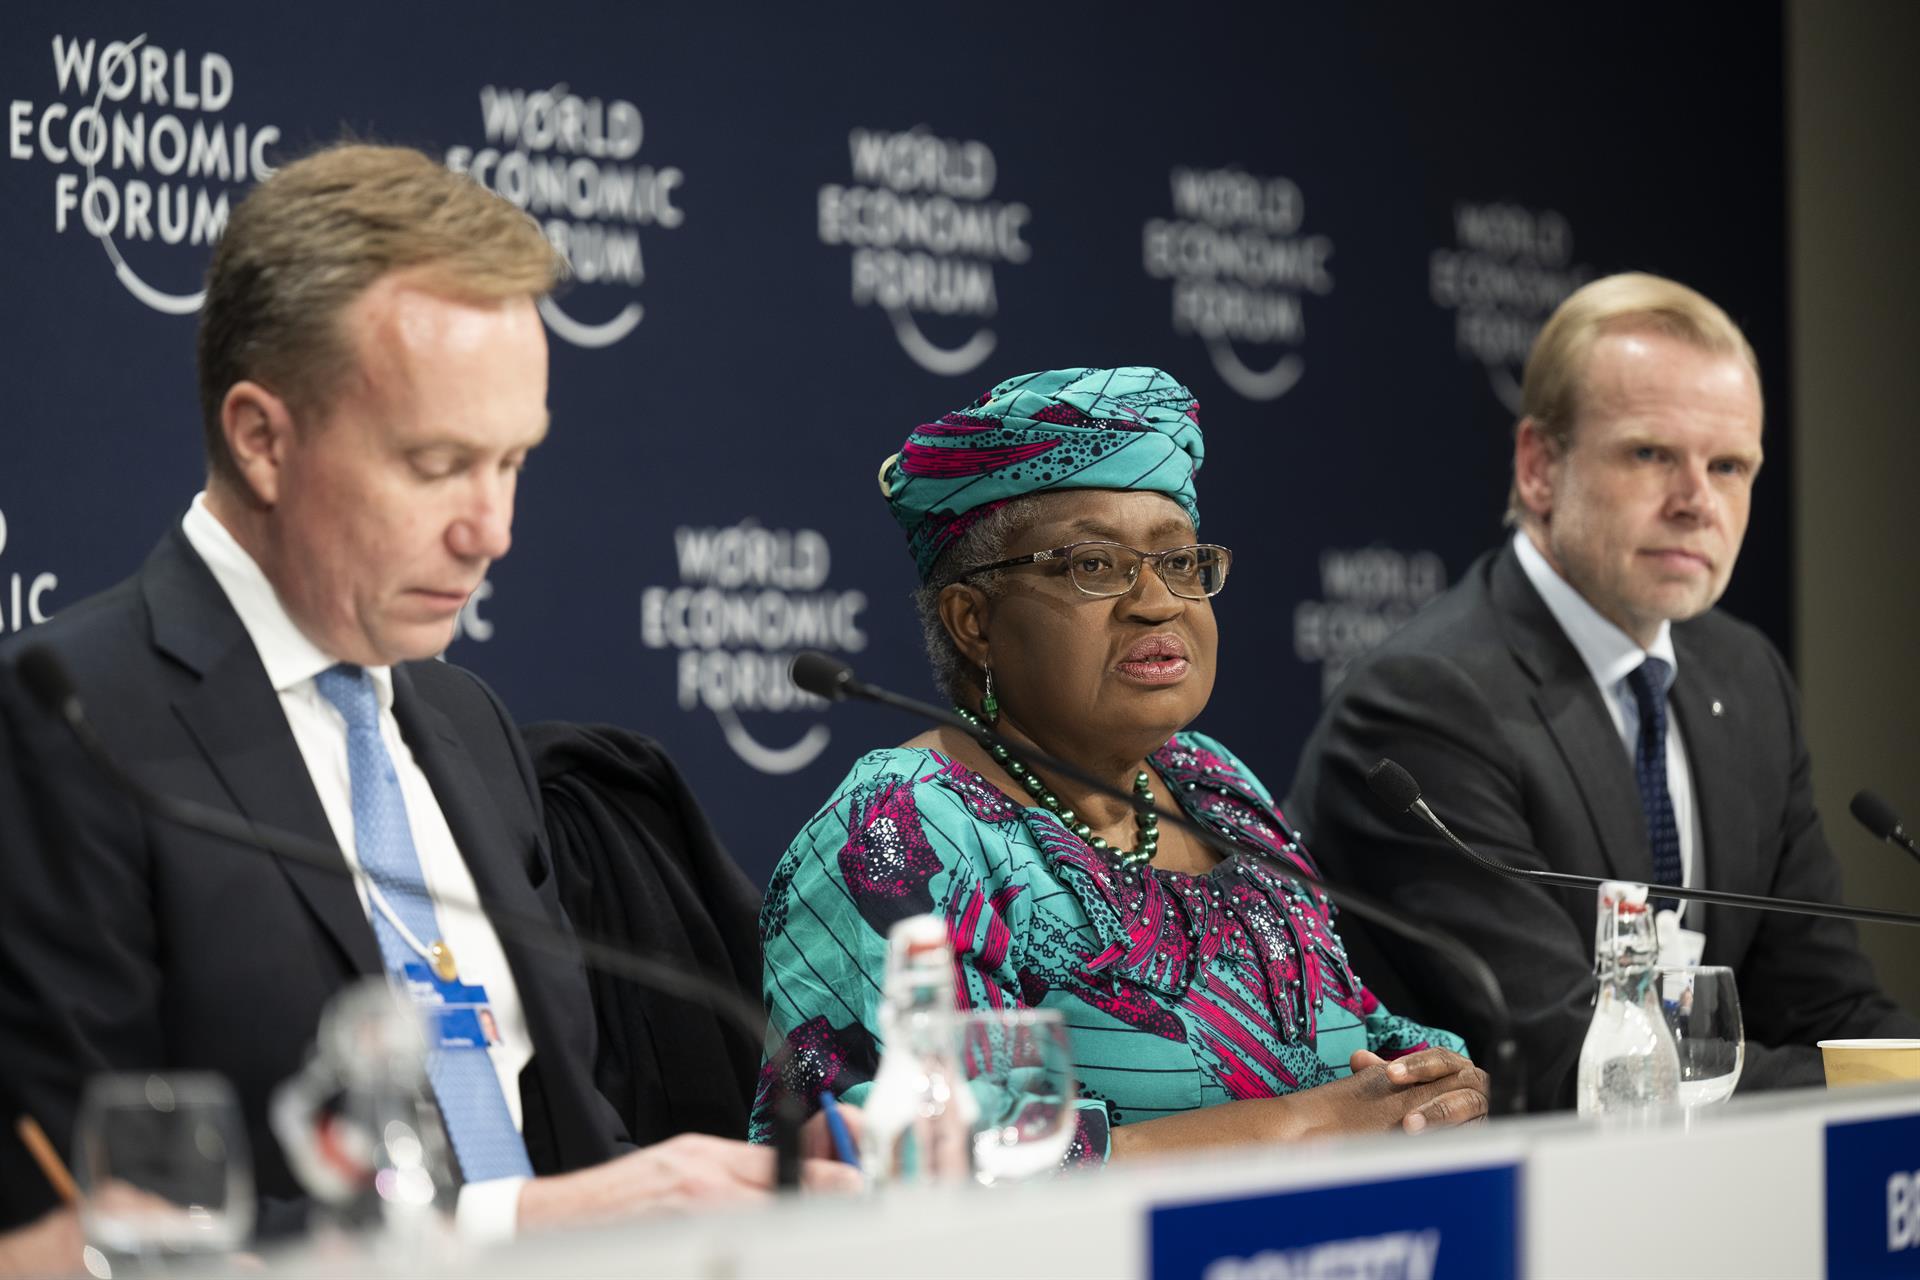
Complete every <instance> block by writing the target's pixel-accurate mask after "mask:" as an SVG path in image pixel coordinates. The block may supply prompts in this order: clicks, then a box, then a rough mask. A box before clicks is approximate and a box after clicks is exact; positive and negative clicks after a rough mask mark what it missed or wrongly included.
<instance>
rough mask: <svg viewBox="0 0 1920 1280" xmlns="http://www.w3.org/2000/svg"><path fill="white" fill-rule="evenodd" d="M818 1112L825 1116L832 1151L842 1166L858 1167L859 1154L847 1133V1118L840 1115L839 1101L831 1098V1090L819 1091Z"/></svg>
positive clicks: (849, 1134)
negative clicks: (830, 1136)
mask: <svg viewBox="0 0 1920 1280" xmlns="http://www.w3.org/2000/svg"><path fill="white" fill-rule="evenodd" d="M820 1110H822V1111H824V1112H826V1115H827V1132H828V1133H830V1134H832V1135H833V1150H834V1153H835V1154H836V1155H838V1156H839V1157H840V1162H841V1163H842V1164H850V1165H852V1166H853V1167H854V1168H856V1169H858V1168H859V1167H860V1153H859V1151H857V1150H855V1149H854V1145H853V1135H852V1134H851V1133H848V1132H847V1118H846V1117H845V1116H844V1115H841V1114H840V1099H838V1098H836V1097H834V1096H833V1090H831V1089H822V1090H821V1091H820Z"/></svg>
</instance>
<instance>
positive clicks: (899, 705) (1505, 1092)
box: [788, 649, 1526, 1115]
mask: <svg viewBox="0 0 1920 1280" xmlns="http://www.w3.org/2000/svg"><path fill="white" fill-rule="evenodd" d="M788 676H789V678H790V679H792V681H793V683H794V684H795V685H797V686H799V688H800V689H801V690H802V691H803V692H805V693H811V694H815V695H817V696H818V697H822V698H825V699H826V700H827V701H829V702H844V701H846V700H847V699H848V698H857V699H859V700H860V701H863V702H877V703H880V704H881V705H882V706H888V707H892V708H894V709H895V710H898V711H904V712H906V713H907V714H908V715H912V716H917V717H919V718H920V719H922V720H931V721H933V722H935V723H936V724H943V725H946V726H948V727H949V728H953V729H958V730H959V731H960V732H962V733H964V734H966V735H967V736H968V737H969V738H972V739H973V740H974V741H975V742H978V743H979V744H980V745H981V746H983V747H985V748H987V749H988V750H989V751H991V750H993V749H994V748H996V747H1000V748H1004V749H1005V750H1007V751H1008V752H1009V753H1011V754H1013V755H1014V756H1016V757H1019V758H1020V759H1021V760H1022V762H1023V763H1025V764H1026V765H1027V766H1028V767H1029V768H1031V767H1033V766H1035V765H1038V766H1039V767H1041V768H1043V769H1045V770H1047V771H1048V772H1049V773H1057V774H1060V775H1062V776H1064V777H1068V778H1072V779H1073V780H1074V781H1075V782H1078V783H1080V784H1081V785H1083V786H1086V787H1089V788H1091V789H1093V790H1094V791H1096V792H1098V793H1099V794H1101V795H1103V796H1107V797H1109V798H1111V799H1116V800H1124V801H1125V802H1126V803H1127V804H1128V806H1130V807H1131V808H1132V809H1133V811H1134V812H1135V813H1138V814H1148V813H1151V814H1154V815H1156V816H1157V818H1158V820H1159V821H1160V823H1161V824H1162V825H1163V826H1171V827H1178V828H1179V829H1180V830H1182V831H1184V832H1186V833H1187V834H1188V835H1190V836H1192V837H1193V838H1194V839H1196V840H1199V841H1200V842H1201V843H1202V844H1205V845H1206V846H1207V847H1208V848H1210V849H1212V850H1213V851H1214V852H1215V853H1218V854H1220V855H1221V856H1222V857H1225V858H1232V857H1234V856H1235V855H1236V854H1244V855H1247V856H1249V857H1252V858H1255V859H1257V860H1258V861H1259V862H1260V863H1261V864H1262V865H1264V866H1266V867H1267V868H1268V869H1269V870H1271V871H1273V872H1275V873H1276V874H1278V875H1282V876H1285V877H1287V878H1288V879H1290V880H1293V881H1295V882H1297V883H1301V884H1308V885H1312V886H1314V887H1315V888H1318V889H1320V890H1322V891H1324V892H1325V893H1327V894H1329V895H1330V896H1332V897H1333V898H1335V899H1337V900H1338V901H1339V903H1340V905H1341V906H1343V907H1345V908H1346V909H1347V910H1349V911H1351V912H1353V914H1355V915H1356V916H1359V917H1360V918H1361V919H1363V920H1368V921H1371V922H1372V923H1374V924H1377V925H1379V926H1380V927H1381V928H1383V929H1387V930H1389V931H1390V932H1393V933H1397V934H1399V935H1400V936H1401V937H1404V938H1408V939H1411V940H1412V941H1414V942H1416V943H1418V944H1420V945H1421V946H1423V947H1426V948H1428V949H1429V950H1431V951H1434V952H1437V953H1439V954H1440V955H1443V956H1445V957H1447V959H1448V960H1449V961H1451V962H1452V963H1453V965H1454V966H1455V968H1456V969H1458V970H1459V971H1460V972H1461V973H1463V974H1465V975H1466V976H1467V978H1468V979H1469V980H1470V981H1472V982H1473V983H1474V985H1476V986H1478V987H1479V988H1480V989H1481V991H1482V992H1483V994H1485V996H1486V997H1487V1004H1488V1007H1489V1009H1490V1010H1491V1011H1492V1014H1493V1017H1492V1019H1491V1021H1492V1022H1493V1026H1494V1033H1493V1040H1494V1047H1493V1057H1492V1061H1491V1064H1490V1066H1489V1070H1488V1077H1489V1085H1488V1094H1489V1096H1488V1098H1487V1110H1488V1113H1489V1114H1491V1115H1517V1114H1519V1112H1520V1111H1521V1110H1522V1109H1523V1108H1524V1106H1525V1099H1526V1091H1525V1090H1524V1089H1523V1088H1522V1087H1521V1082H1522V1063H1521V1060H1520V1049H1519V1045H1518V1044H1517V1042H1516V1041H1515V1040H1514V1038H1513V1014H1512V1011H1511V1010H1509V1009H1508V1007H1507V997H1506V993H1505V992H1504V991H1502V990H1501V989H1500V981H1499V979H1498V978H1496V977H1495V976H1494V973H1493V970H1492V969H1491V968H1490V967H1488V965H1487V962H1486V961H1484V960H1482V959H1481V958H1480V957H1479V956H1478V955H1477V954H1475V953H1474V952H1473V951H1472V950H1471V949H1470V948H1468V947H1467V946H1466V945H1465V944H1464V943H1462V942H1460V941H1459V940H1458V939H1455V938H1453V937H1451V936H1450V935H1448V934H1444V933H1441V932H1439V931H1437V930H1434V929H1429V928H1428V927H1426V926H1425V925H1422V924H1418V923H1415V922H1414V921H1412V920H1409V919H1408V918H1407V917H1405V916H1403V915H1401V914H1400V913H1399V912H1398V911H1396V910H1395V909H1394V908H1392V907H1389V906H1387V905H1386V904H1385V903H1384V902H1382V901H1380V900H1379V899H1377V898H1374V897H1371V896H1369V895H1367V894H1363V893H1362V892H1360V891H1359V890H1358V889H1349V888H1346V887H1345V886H1338V885H1333V884H1329V883H1328V882H1327V881H1326V880H1324V879H1322V878H1320V877H1319V876H1318V875H1315V874H1313V873H1312V872H1309V871H1306V870H1304V869H1303V868H1300V867H1296V866H1294V865H1292V864H1291V863H1287V862H1283V861H1281V860H1280V859H1278V858H1275V857H1272V856H1271V855H1269V854H1267V853H1264V852H1263V851H1261V850H1259V849H1257V848H1253V847H1251V846H1248V845H1240V844H1234V843H1233V842H1232V841H1230V840H1227V839H1226V838H1225V837H1223V836H1219V835H1216V834H1215V833H1214V832H1211V831H1208V830H1207V829H1206V828H1205V827H1202V826H1200V825H1199V824H1198V823H1196V822H1194V821H1192V820H1191V819H1190V818H1188V817H1187V815H1186V813H1185V812H1184V811H1183V810H1180V809H1172V810H1169V809H1162V808H1160V807H1159V806H1157V805H1154V804H1150V803H1148V802H1147V801H1146V800H1144V799H1142V798H1141V797H1140V796H1138V795H1136V794H1134V793H1133V792H1131V791H1124V790H1122V789H1121V788H1119V787H1116V786H1114V785H1113V784H1112V783H1110V782H1108V781H1106V780H1105V779H1103V778H1098V777H1095V776H1094V775H1093V774H1091V773H1089V772H1088V771H1087V770H1085V769H1082V768H1081V767H1080V766H1078V765H1076V764H1072V763H1070V762H1069V761H1066V760H1062V759H1060V758H1059V757H1057V756H1051V755H1048V754H1047V753H1046V752H1044V751H1041V750H1040V749H1039V748H1037V747H1029V746H1025V745H1022V744H1016V743H1011V742H1008V741H1006V740H1005V739H1004V738H1002V737H1000V735H999V734H997V733H995V732H993V731H992V730H991V729H989V728H987V727H986V726H985V725H974V724H969V723H968V722H967V721H965V720H963V719H961V718H960V717H959V716H957V715H954V714H953V713H952V712H951V711H948V710H946V709H945V708H944V707H938V706H935V705H934V704H932V703H930V702H922V701H920V699H918V698H910V697H908V696H906V695H905V694H901V693H895V692H893V691H892V690H890V689H883V688H881V687H880V686H879V685H874V684H868V683H866V682H865V681H862V680H860V679H858V678H857V677H855V675H854V674H853V668H852V667H850V666H848V665H847V664H846V663H844V662H841V661H840V660H839V659H837V658H833V657H830V656H828V655H827V654H824V653H820V652H818V651H816V650H812V649H807V650H803V651H802V652H800V653H798V654H795V655H794V658H793V663H792V665H791V666H790V667H789V669H788Z"/></svg>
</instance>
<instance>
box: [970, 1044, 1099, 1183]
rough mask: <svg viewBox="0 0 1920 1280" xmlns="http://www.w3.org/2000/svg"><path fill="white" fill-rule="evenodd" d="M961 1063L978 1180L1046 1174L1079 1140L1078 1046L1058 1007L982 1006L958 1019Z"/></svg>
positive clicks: (1010, 1179) (1014, 1179) (1004, 1180)
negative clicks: (971, 1111)
mask: <svg viewBox="0 0 1920 1280" xmlns="http://www.w3.org/2000/svg"><path fill="white" fill-rule="evenodd" d="M957 1027H958V1035H959V1039H960V1044H959V1059H960V1069H961V1071H962V1072H963V1073H964V1074H965V1076H966V1079H967V1084H968V1087H969V1089H970V1091H971V1092H972V1094H973V1098H974V1102H975V1103H976V1104H977V1112H978V1114H977V1115H976V1116H975V1118H974V1122H973V1168H974V1179H975V1180H976V1181H977V1182H980V1183H981V1184H983V1185H985V1186H998V1185H1000V1184H1002V1183H1008V1182H1018V1181H1022V1180H1025V1179H1029V1178H1037V1177H1044V1176H1046V1175H1049V1174H1051V1173H1053V1172H1054V1171H1055V1170H1056V1169H1058V1168H1059V1167H1060V1161H1061V1160H1062V1158H1064V1157H1065V1155H1066V1154H1067V1149H1068V1148H1069V1147H1070V1146H1071V1145H1072V1144H1073V1135H1074V1118H1075V1115H1074V1113H1075V1108H1074V1098H1075V1096H1076V1085H1075V1082H1074V1073H1073V1052H1072V1049H1071V1046H1070V1044H1069V1042H1068V1039H1067V1025H1066V1020H1065V1019H1064V1018H1063V1017H1062V1016H1061V1014H1060V1011H1059V1010H1057V1009H977V1010H973V1011H971V1012H968V1013H964V1014H961V1015H960V1016H959V1017H958V1019H957Z"/></svg>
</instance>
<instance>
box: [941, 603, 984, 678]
mask: <svg viewBox="0 0 1920 1280" xmlns="http://www.w3.org/2000/svg"><path fill="white" fill-rule="evenodd" d="M992 604H993V602H992V600H991V599H990V598H989V597H988V595H987V593H986V592H984V591H982V590H980V588H978V587H975V586H969V585H968V584H966V583H964V582H954V583H950V584H948V585H947V586H946V587H945V588H944V589H943V590H942V591H941V592H940V621H941V623H942V624H944V625H945V626H946V628H947V634H948V635H949V636H951V637H952V638H953V647H954V648H956V649H958V650H959V651H960V656H961V657H962V658H965V659H966V660H967V661H968V662H970V663H972V664H973V665H974V666H976V667H978V666H982V665H984V664H985V663H986V660H987V653H988V644H987V640H988V631H989V630H990V629H991V624H992V620H993V609H992Z"/></svg>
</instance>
